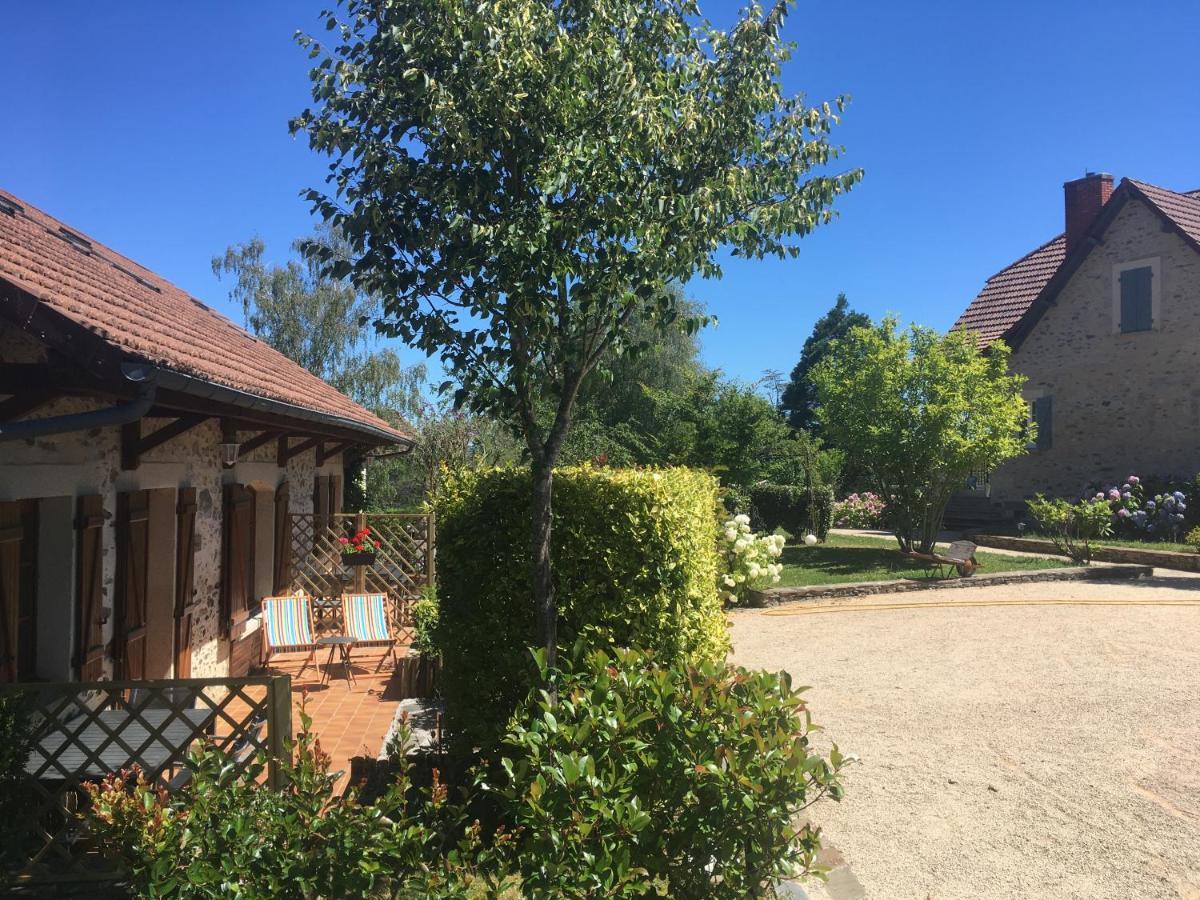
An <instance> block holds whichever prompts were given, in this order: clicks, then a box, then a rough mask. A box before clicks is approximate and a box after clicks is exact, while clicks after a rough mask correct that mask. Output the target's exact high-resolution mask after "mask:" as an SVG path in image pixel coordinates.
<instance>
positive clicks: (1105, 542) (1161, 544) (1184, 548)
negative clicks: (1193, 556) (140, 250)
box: [991, 529, 1196, 553]
mask: <svg viewBox="0 0 1200 900" xmlns="http://www.w3.org/2000/svg"><path fill="white" fill-rule="evenodd" d="M991 533H994V534H1000V535H1007V536H1008V537H1023V538H1025V539H1026V540H1031V541H1045V543H1046V546H1047V547H1048V548H1049V549H1047V551H1046V552H1047V553H1053V552H1054V546H1053V545H1052V544H1051V543H1050V539H1049V538H1048V537H1044V536H1042V535H1040V534H1036V533H1029V534H1018V532H1017V531H1016V530H1015V529H1009V530H1005V531H995V532H991ZM1092 546H1093V547H1121V548H1128V549H1130V550H1159V551H1162V550H1168V551H1170V552H1172V553H1195V552H1196V548H1195V547H1193V546H1192V545H1191V544H1182V543H1179V542H1178V541H1139V540H1136V539H1134V538H1099V539H1097V540H1094V541H1092Z"/></svg>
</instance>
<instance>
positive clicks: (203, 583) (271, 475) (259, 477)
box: [0, 325, 342, 680]
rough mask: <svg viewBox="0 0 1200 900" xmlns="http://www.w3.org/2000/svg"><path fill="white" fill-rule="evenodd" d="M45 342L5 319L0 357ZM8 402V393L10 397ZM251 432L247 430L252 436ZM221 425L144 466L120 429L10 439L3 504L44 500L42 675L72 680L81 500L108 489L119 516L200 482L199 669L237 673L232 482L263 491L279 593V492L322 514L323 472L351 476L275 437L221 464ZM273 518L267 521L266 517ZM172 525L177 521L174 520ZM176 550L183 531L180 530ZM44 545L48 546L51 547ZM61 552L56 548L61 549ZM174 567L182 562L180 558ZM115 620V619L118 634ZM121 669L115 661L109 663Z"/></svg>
mask: <svg viewBox="0 0 1200 900" xmlns="http://www.w3.org/2000/svg"><path fill="white" fill-rule="evenodd" d="M43 355H44V354H43V352H42V350H41V348H40V347H39V346H38V345H37V344H36V343H35V342H34V341H32V339H30V338H29V337H27V336H26V335H25V334H23V333H21V332H18V331H16V330H15V329H12V328H11V327H7V326H4V325H0V360H3V361H5V362H36V361H39V360H40V359H41V358H42V357H43ZM0 399H3V397H2V395H0ZM104 405H106V404H105V403H104V402H103V401H97V400H92V399H83V398H61V399H59V400H56V401H54V402H53V403H51V404H49V405H47V406H45V407H42V408H41V409H39V410H37V411H36V412H35V413H33V414H32V415H31V416H30V417H29V418H41V417H47V416H57V415H63V414H66V413H73V412H82V411H85V410H89V409H97V408H101V407H102V406H104ZM168 421H170V420H168V419H158V420H156V419H146V420H144V421H143V424H142V433H143V434H149V433H151V432H152V431H154V430H155V429H156V428H158V427H160V426H161V425H163V424H165V423H166V422H168ZM250 434H251V433H250V432H247V433H245V434H244V435H243V436H242V437H243V439H245V438H246V437H248V436H249V435H250ZM220 442H221V430H220V425H219V422H218V421H217V420H216V419H209V420H207V421H205V422H204V423H202V424H201V425H199V426H197V427H196V428H193V429H191V430H189V431H187V432H185V433H184V434H182V435H181V436H179V437H176V438H174V439H172V440H170V441H168V442H166V443H164V444H162V445H160V446H159V447H156V448H154V449H153V450H151V451H149V452H148V453H146V454H145V455H144V456H143V457H142V460H141V464H140V465H139V467H138V468H137V469H135V470H132V471H128V470H123V469H122V468H121V455H120V429H119V428H116V427H112V428H104V429H94V430H92V431H88V432H78V433H70V434H61V435H54V436H51V437H46V438H40V439H38V440H36V441H15V442H2V443H0V501H9V500H28V499H35V500H37V501H38V502H39V520H40V525H39V534H40V535H41V541H40V544H41V548H42V550H41V551H40V553H41V556H40V559H45V560H46V565H41V564H39V571H38V578H39V590H38V600H37V603H38V615H37V622H38V625H37V632H38V652H37V659H38V673H37V674H38V676H39V677H41V678H45V679H49V680H67V679H69V678H70V677H71V675H72V673H71V661H70V656H71V649H70V648H71V647H72V646H73V644H74V640H75V629H76V623H75V621H74V619H75V615H74V610H75V597H74V590H75V586H74V577H73V573H74V568H75V556H74V554H75V552H76V548H75V546H74V543H75V541H74V526H73V521H74V516H75V498H78V497H81V496H87V495H100V496H102V497H103V498H104V509H105V511H106V513H108V514H110V515H115V512H116V504H117V495H118V494H119V493H122V492H126V491H137V490H150V489H156V488H167V489H178V488H181V487H194V488H196V505H197V510H196V538H195V547H194V551H195V559H194V572H195V576H194V578H195V580H194V589H195V594H194V597H195V608H194V612H193V616H192V643H191V650H192V675H193V676H194V677H208V676H222V675H227V674H229V657H230V646H229V644H230V642H229V641H228V640H226V639H224V638H223V637H222V636H221V629H220V623H219V621H218V611H219V608H220V590H221V535H222V505H223V496H224V492H223V486H224V485H226V484H230V483H238V484H244V485H247V486H250V487H252V488H254V490H255V503H256V511H257V512H258V514H259V516H258V517H259V527H258V528H257V529H256V532H255V558H256V566H255V572H256V578H255V588H256V590H255V593H256V594H258V595H259V596H261V595H264V594H266V593H268V592H269V591H270V590H271V573H272V572H273V555H274V539H273V521H272V518H271V517H273V513H274V493H275V490H276V489H277V487H278V486H279V485H280V484H283V483H284V482H287V483H288V484H289V486H290V495H289V507H290V511H291V512H293V513H311V512H312V486H313V479H314V477H315V476H317V475H341V473H342V461H341V458H340V457H334V458H332V459H331V460H329V461H327V462H326V463H325V465H324V466H322V467H321V468H320V469H318V468H317V466H316V450H315V449H310V450H308V451H306V452H304V453H302V454H299V455H298V456H295V457H293V458H292V459H291V460H290V461H289V463H288V465H287V467H286V469H281V468H279V467H278V466H277V465H276V450H275V445H274V443H273V442H272V443H270V444H268V445H267V446H265V447H262V448H259V449H258V450H256V451H254V452H253V453H251V454H249V455H248V457H247V458H246V459H244V460H241V461H239V462H238V463H237V464H236V465H235V466H233V467H231V468H228V469H227V468H224V467H223V466H222V465H221V462H220V451H219V448H218V444H219V443H220ZM264 516H266V517H267V518H266V520H265V521H264ZM112 521H113V520H112V519H111V518H110V519H109V523H108V524H107V525H106V526H105V527H104V532H103V573H104V595H105V597H106V604H107V605H111V599H112V597H113V592H114V582H115V575H116V573H115V569H116V539H115V529H114V528H113V527H112ZM171 527H172V530H173V528H174V520H173V519H172V520H171ZM169 540H170V545H171V547H172V548H173V547H174V535H173V533H172V535H171V536H170V539H169ZM42 551H44V552H42ZM51 551H52V552H51ZM172 565H173V564H172ZM149 602H150V603H170V604H172V605H173V597H166V596H151V597H149ZM112 627H113V622H111V621H110V622H109V623H108V625H107V626H106V639H107V638H109V637H111V630H112ZM258 627H259V622H258V621H257V620H256V619H251V620H249V621H248V622H246V623H245V624H244V626H242V627H241V628H240V629H239V633H238V634H236V635H235V636H234V637H235V638H239V637H241V638H247V639H249V638H250V637H251V636H252V635H253V636H254V638H257V635H256V634H255V632H256V630H257V628H258ZM109 672H111V668H110V669H109Z"/></svg>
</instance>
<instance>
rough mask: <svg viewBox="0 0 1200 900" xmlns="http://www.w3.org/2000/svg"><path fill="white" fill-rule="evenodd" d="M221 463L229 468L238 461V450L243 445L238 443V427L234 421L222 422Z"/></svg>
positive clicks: (219, 445)
mask: <svg viewBox="0 0 1200 900" xmlns="http://www.w3.org/2000/svg"><path fill="white" fill-rule="evenodd" d="M217 446H218V447H220V448H221V465H223V466H224V467H225V468H227V469H229V468H232V467H233V466H234V464H235V463H237V461H238V452H239V451H240V450H241V448H242V445H241V444H239V443H238V439H237V428H236V427H235V426H234V424H233V423H232V422H222V423H221V443H220V444H218V445H217Z"/></svg>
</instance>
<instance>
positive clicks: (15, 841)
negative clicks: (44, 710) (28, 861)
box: [0, 692, 37, 887]
mask: <svg viewBox="0 0 1200 900" xmlns="http://www.w3.org/2000/svg"><path fill="white" fill-rule="evenodd" d="M32 735H33V725H32V718H31V715H30V711H29V701H28V698H27V697H26V696H25V695H24V694H23V693H19V692H5V693H2V694H0V887H4V886H5V885H6V882H7V878H8V872H9V870H10V867H11V866H12V865H14V864H17V863H19V862H20V861H21V860H22V858H23V856H24V851H25V850H26V847H25V842H24V838H25V836H26V835H27V834H28V831H29V828H28V817H29V815H30V810H31V808H32V805H33V804H36V803H37V797H36V796H35V795H34V794H33V791H32V790H31V788H30V786H29V784H28V781H27V780H26V776H25V763H26V762H27V761H28V759H29V751H30V748H31V746H32Z"/></svg>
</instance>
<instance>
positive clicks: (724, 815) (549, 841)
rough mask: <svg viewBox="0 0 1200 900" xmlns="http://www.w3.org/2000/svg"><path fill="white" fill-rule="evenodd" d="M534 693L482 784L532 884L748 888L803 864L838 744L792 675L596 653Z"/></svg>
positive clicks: (544, 893)
mask: <svg viewBox="0 0 1200 900" xmlns="http://www.w3.org/2000/svg"><path fill="white" fill-rule="evenodd" d="M543 676H544V678H545V679H546V680H547V681H548V682H549V684H550V685H552V686H553V687H554V688H556V689H557V697H558V700H557V703H555V702H553V701H552V700H551V699H550V695H549V694H548V693H547V692H546V691H541V692H539V693H538V694H537V695H535V696H532V697H531V698H530V699H529V700H528V701H527V702H526V705H525V706H524V707H523V708H522V710H521V712H520V714H519V715H517V716H516V717H515V718H514V719H513V723H512V725H511V727H510V728H509V731H508V734H507V735H506V736H505V739H504V748H503V749H504V754H505V756H504V759H503V762H502V768H503V773H504V774H503V775H502V776H499V777H498V778H497V780H496V783H494V784H491V783H486V782H485V784H484V785H483V787H484V789H485V790H487V791H488V792H490V793H491V794H493V795H494V796H496V797H497V798H498V799H499V801H500V803H501V807H502V809H503V811H504V817H505V819H506V821H508V822H510V823H511V824H512V825H514V826H517V827H518V828H519V829H520V835H519V837H518V839H517V841H516V843H515V844H514V849H515V850H516V856H515V858H514V866H515V867H519V871H520V875H521V878H522V885H523V888H524V890H525V892H526V894H527V895H528V896H532V897H599V896H604V897H646V896H656V895H658V896H667V897H679V898H722V897H727V898H739V900H740V898H743V897H753V896H761V895H762V894H763V893H764V892H765V891H766V890H768V889H769V888H768V885H769V883H770V881H771V880H772V879H775V878H779V877H786V876H795V875H799V874H804V873H810V872H812V871H814V870H815V866H816V864H815V856H816V852H817V850H818V849H819V847H820V833H819V831H818V830H817V829H815V828H814V827H812V826H811V825H799V824H798V823H797V821H796V820H797V816H798V815H799V813H800V811H801V810H802V809H803V808H804V807H805V806H806V805H808V804H809V803H812V802H813V801H815V800H816V799H818V798H819V797H821V796H830V797H832V798H833V799H840V798H841V796H842V788H841V785H840V782H839V770H840V768H841V766H842V763H843V758H842V755H841V754H840V753H839V752H838V749H837V746H836V745H834V746H833V748H832V750H831V751H830V753H829V758H828V759H825V758H823V757H821V756H820V755H818V754H817V753H816V752H814V750H813V749H812V746H811V743H810V740H811V738H810V735H811V733H812V731H813V730H814V729H815V727H814V726H813V725H812V724H811V721H810V719H809V713H808V710H807V707H806V705H805V702H804V699H803V697H802V694H801V691H800V690H793V689H792V687H791V683H790V680H789V678H788V676H787V674H786V673H779V674H773V673H768V672H750V671H747V670H745V669H741V668H734V667H732V666H729V665H727V664H726V663H723V662H709V663H704V664H702V665H700V666H698V667H689V666H682V665H677V664H676V665H668V664H664V663H660V662H659V660H658V659H657V658H656V657H654V656H653V655H650V654H643V653H640V652H638V651H632V650H625V651H616V652H614V653H611V654H610V653H605V652H602V651H596V652H593V653H591V654H589V655H588V656H587V657H586V659H583V660H581V661H580V662H579V665H578V667H577V668H576V670H575V671H573V672H571V673H569V674H562V673H558V672H545V671H544V672H543Z"/></svg>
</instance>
